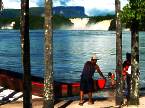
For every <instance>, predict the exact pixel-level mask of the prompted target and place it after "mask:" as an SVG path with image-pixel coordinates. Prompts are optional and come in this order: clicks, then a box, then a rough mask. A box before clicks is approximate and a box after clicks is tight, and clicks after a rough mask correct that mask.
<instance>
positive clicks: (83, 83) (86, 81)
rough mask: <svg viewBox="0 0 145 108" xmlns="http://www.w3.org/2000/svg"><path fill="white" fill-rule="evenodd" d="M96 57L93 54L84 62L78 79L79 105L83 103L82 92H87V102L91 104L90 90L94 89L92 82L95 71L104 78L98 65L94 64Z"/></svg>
mask: <svg viewBox="0 0 145 108" xmlns="http://www.w3.org/2000/svg"><path fill="white" fill-rule="evenodd" d="M97 60H98V58H97V57H96V54H94V56H93V57H91V61H87V62H86V63H85V64H84V68H83V71H82V74H81V80H80V102H79V105H83V103H84V102H83V97H84V93H87V94H88V97H89V101H88V104H93V103H94V102H93V99H92V92H93V89H94V83H93V78H92V77H93V75H94V73H95V71H96V70H97V72H98V73H99V74H100V76H102V77H103V78H104V79H106V78H105V77H104V75H103V73H102V72H101V70H100V67H99V66H98V65H97V64H96V63H97Z"/></svg>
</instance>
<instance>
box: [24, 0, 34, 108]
mask: <svg viewBox="0 0 145 108" xmlns="http://www.w3.org/2000/svg"><path fill="white" fill-rule="evenodd" d="M21 49H22V62H23V71H24V75H23V107H24V108H32V93H31V89H32V87H31V86H32V85H31V69H30V40H29V0H22V1H21Z"/></svg>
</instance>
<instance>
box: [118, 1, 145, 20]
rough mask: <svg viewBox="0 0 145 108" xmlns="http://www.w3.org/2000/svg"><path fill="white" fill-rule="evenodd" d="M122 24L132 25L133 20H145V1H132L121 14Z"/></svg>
mask: <svg viewBox="0 0 145 108" xmlns="http://www.w3.org/2000/svg"><path fill="white" fill-rule="evenodd" d="M120 17H121V19H122V22H124V23H130V22H131V21H132V20H134V19H135V20H137V21H143V19H144V18H145V0H130V1H129V4H127V5H126V6H125V7H124V8H123V11H122V12H121V13H120Z"/></svg>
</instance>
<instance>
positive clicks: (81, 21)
mask: <svg viewBox="0 0 145 108" xmlns="http://www.w3.org/2000/svg"><path fill="white" fill-rule="evenodd" d="M70 21H71V22H72V23H73V24H74V25H73V26H72V27H70V28H69V29H71V30H108V29H109V26H110V23H111V20H104V21H101V22H98V23H94V24H91V25H89V26H87V23H88V21H89V18H73V19H70Z"/></svg>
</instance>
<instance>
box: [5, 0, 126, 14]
mask: <svg viewBox="0 0 145 108" xmlns="http://www.w3.org/2000/svg"><path fill="white" fill-rule="evenodd" d="M20 1H21V0H3V3H4V8H14V9H16V8H20ZM44 1H45V0H29V5H30V7H39V6H44ZM52 1H53V7H55V6H83V7H84V8H85V13H86V14H87V15H95V13H96V12H98V11H100V12H112V11H114V10H115V0H52ZM120 1H121V7H123V6H125V5H126V4H127V3H128V2H127V0H120Z"/></svg>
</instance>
